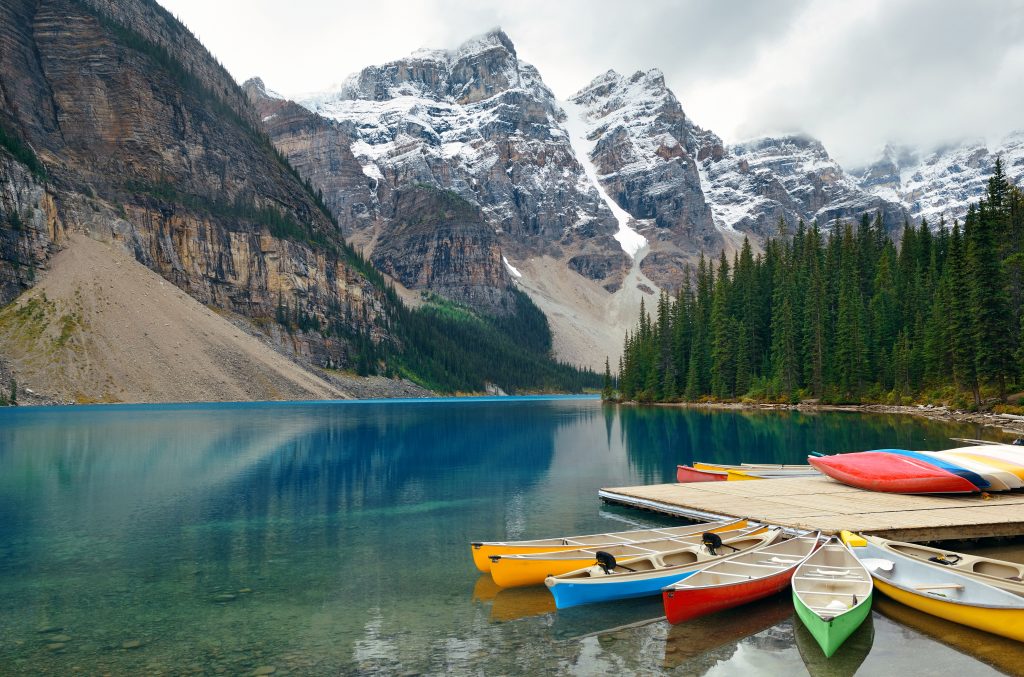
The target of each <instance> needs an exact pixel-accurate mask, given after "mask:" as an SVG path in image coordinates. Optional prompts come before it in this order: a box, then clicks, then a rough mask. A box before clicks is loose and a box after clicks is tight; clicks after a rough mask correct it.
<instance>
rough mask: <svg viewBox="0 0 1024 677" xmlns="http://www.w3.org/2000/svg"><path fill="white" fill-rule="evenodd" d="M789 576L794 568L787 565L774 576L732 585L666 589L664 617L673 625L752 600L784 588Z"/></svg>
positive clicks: (663, 595)
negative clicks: (785, 568) (787, 567)
mask: <svg viewBox="0 0 1024 677" xmlns="http://www.w3.org/2000/svg"><path fill="white" fill-rule="evenodd" d="M792 577H793V568H790V569H787V570H785V571H781V572H779V573H778V574H775V575H774V576H766V577H765V578H760V579H755V580H751V581H745V582H742V583H736V584H733V585H722V586H714V587H707V588H689V589H688V588H678V589H673V590H665V591H664V592H662V601H663V602H664V604H665V617H666V618H667V619H668V622H669V623H672V624H673V625H675V624H677V623H683V622H685V621H688V620H690V619H691V618H697V617H699V616H704V615H706V614H712V613H715V612H716V611H724V610H725V609H731V608H733V607H736V606H740V605H742V604H748V603H750V602H755V601H757V600H759V599H763V598H765V597H770V596H772V595H774V594H777V593H779V592H781V591H782V590H784V589H785V588H786V586H788V585H789V581H790V579H791V578H792Z"/></svg>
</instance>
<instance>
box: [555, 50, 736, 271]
mask: <svg viewBox="0 0 1024 677" xmlns="http://www.w3.org/2000/svg"><path fill="white" fill-rule="evenodd" d="M566 109H567V112H568V113H569V115H570V116H577V117H579V118H580V121H579V122H580V124H581V125H582V133H583V134H584V135H585V137H586V139H587V140H588V141H590V142H592V143H593V146H592V148H591V150H590V152H589V159H590V160H591V161H592V162H593V163H594V165H595V167H596V173H597V179H598V180H599V181H600V183H601V185H602V186H603V187H604V189H605V190H606V191H607V192H608V194H609V195H610V196H611V197H612V199H614V200H615V202H616V203H617V204H618V205H619V206H620V207H621V208H622V209H624V210H625V211H626V212H627V213H628V215H629V216H630V217H631V218H633V219H635V220H636V223H635V224H634V225H635V227H636V228H637V229H638V230H639V231H640V232H641V233H642V234H643V235H644V236H645V237H646V239H647V242H648V244H649V247H650V253H649V254H648V255H647V257H646V258H645V259H644V266H643V269H644V272H645V273H646V274H647V275H648V276H649V277H650V278H651V279H653V280H654V281H656V282H658V283H659V284H661V285H662V286H664V287H666V288H669V287H671V286H673V284H675V282H673V280H677V279H678V277H679V272H680V270H681V269H682V266H683V265H685V263H686V262H687V261H689V260H692V259H693V258H694V257H696V255H697V254H698V253H699V252H700V251H715V250H718V249H720V248H721V247H722V244H723V242H722V235H721V234H720V233H719V232H718V230H717V229H716V228H715V224H714V221H713V218H712V212H711V209H710V206H709V205H708V203H707V201H706V200H705V197H704V193H703V190H702V188H701V178H700V173H699V171H698V167H697V162H696V160H697V158H706V157H720V156H721V154H722V153H723V152H724V149H723V148H722V145H721V142H720V141H719V140H718V139H717V138H716V137H713V135H712V136H708V135H707V134H705V133H704V132H703V130H701V129H700V128H698V127H696V126H695V125H693V124H692V123H691V122H690V121H689V120H688V119H687V117H686V114H685V113H684V112H683V108H682V106H681V105H680V104H679V101H678V100H677V99H676V97H675V96H674V95H673V94H672V92H671V91H670V90H669V89H668V87H666V85H665V78H664V76H663V75H662V73H661V71H658V70H656V69H655V70H651V71H647V72H643V71H638V72H636V73H634V74H633V75H632V76H629V77H626V76H623V75H620V74H618V73H616V72H615V71H608V72H607V73H604V74H603V75H601V76H599V77H597V78H595V79H594V80H593V81H591V83H590V84H589V85H587V86H586V87H584V88H583V89H582V90H580V91H579V92H577V93H576V94H574V95H572V96H571V97H570V99H569V101H568V102H567V104H566Z"/></svg>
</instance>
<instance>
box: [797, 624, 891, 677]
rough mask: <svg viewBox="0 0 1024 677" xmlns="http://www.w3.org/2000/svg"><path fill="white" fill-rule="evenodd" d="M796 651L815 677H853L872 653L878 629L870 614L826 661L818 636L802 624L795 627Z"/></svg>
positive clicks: (812, 676)
mask: <svg viewBox="0 0 1024 677" xmlns="http://www.w3.org/2000/svg"><path fill="white" fill-rule="evenodd" d="M793 634H794V635H795V637H796V648H797V650H798V651H799V652H800V658H802V659H803V661H804V666H806V667H807V672H808V673H810V675H811V677H852V676H853V675H854V674H856V672H857V669H858V668H860V666H861V663H863V662H864V660H865V659H866V658H867V657H868V654H869V653H871V645H872V644H873V643H874V641H875V626H874V623H873V622H872V620H871V614H870V613H869V614H868V616H867V618H865V619H864V622H863V623H861V624H860V627H858V628H857V629H856V630H854V631H853V634H851V635H850V636H849V637H848V638H847V639H846V641H845V642H843V645H842V646H841V647H839V650H838V651H836V652H835V653H834V654H832V656H831V657H826V656H825V654H823V653H822V652H821V649H820V648H819V646H818V643H817V641H816V640H815V637H814V635H812V634H811V631H810V630H808V629H807V626H805V625H804V624H803V623H801V622H800V621H799V620H797V621H794V623H793Z"/></svg>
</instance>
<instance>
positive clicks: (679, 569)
mask: <svg viewBox="0 0 1024 677" xmlns="http://www.w3.org/2000/svg"><path fill="white" fill-rule="evenodd" d="M782 537H783V532H782V530H781V529H779V528H771V529H765V530H764V531H763V532H761V533H758V534H750V535H749V536H743V537H740V538H731V539H730V538H726V539H722V540H723V542H724V543H725V544H727V545H729V546H730V547H732V548H736V549H738V550H739V551H741V552H744V551H747V550H751V549H753V548H757V547H760V546H762V545H768V544H769V543H774V542H775V541H777V540H779V539H781V538H782ZM722 550H724V551H726V553H727V554H724V555H723V554H721V553H718V554H715V552H717V551H715V552H709V548H707V547H706V546H704V545H691V546H687V547H686V548H683V549H680V550H677V551H674V552H670V553H659V554H657V555H645V556H644V557H637V558H634V559H630V560H626V561H625V562H616V563H615V566H614V568H612V567H609V568H608V569H605V568H604V567H603V566H601V565H598V566H592V567H587V568H585V569H580V570H578V571H572V572H570V573H567V574H562V575H561V576H548V577H547V578H546V579H544V584H545V585H547V586H548V589H550V590H551V594H552V595H554V597H555V603H556V604H557V605H558V608H559V609H565V608H567V607H571V606H576V605H579V604H590V603H592V602H608V601H611V600H616V599H626V598H629V597H646V596H647V595H659V596H660V595H661V589H662V588H664V587H665V586H666V585H671V584H672V583H675V582H676V581H681V580H683V579H684V578H686V577H687V576H690V575H692V574H693V573H694V572H696V571H699V570H700V569H703V568H704V567H705V566H707V565H709V564H713V563H715V562H717V561H720V560H723V559H727V558H729V557H734V556H736V554H737V553H734V552H732V551H731V550H729V549H728V548H722Z"/></svg>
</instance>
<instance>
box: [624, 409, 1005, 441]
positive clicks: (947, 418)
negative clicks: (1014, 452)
mask: <svg viewBox="0 0 1024 677" xmlns="http://www.w3.org/2000/svg"><path fill="white" fill-rule="evenodd" d="M619 404H623V405H626V406H635V407H645V406H654V407H681V408H687V409H720V410H732V411H805V412H816V411H846V412H852V413H861V414H903V415H908V416H919V417H921V418H927V419H930V420H933V421H942V422H946V423H967V424H973V425H981V426H985V427H989V428H997V429H998V430H999V431H1000V432H1001V433H1003V434H1006V435H1016V436H1018V437H1024V416H1017V415H1015V414H993V413H990V412H971V411H962V410H959V409H950V408H949V407H944V406H935V405H930V404H927V405H926V404H918V405H895V404H806V403H802V404H774V403H767V402H765V403H756V402H651V403H640V402H620V403H619Z"/></svg>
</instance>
